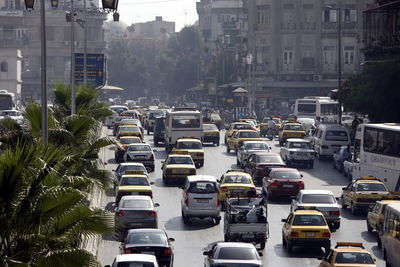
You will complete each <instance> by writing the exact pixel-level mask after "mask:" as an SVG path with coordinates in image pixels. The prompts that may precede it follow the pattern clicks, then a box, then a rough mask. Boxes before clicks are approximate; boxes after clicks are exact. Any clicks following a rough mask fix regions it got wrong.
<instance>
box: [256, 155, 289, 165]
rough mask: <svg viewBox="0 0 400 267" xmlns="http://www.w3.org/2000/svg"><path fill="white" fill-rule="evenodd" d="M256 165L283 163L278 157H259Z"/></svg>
mask: <svg viewBox="0 0 400 267" xmlns="http://www.w3.org/2000/svg"><path fill="white" fill-rule="evenodd" d="M257 163H282V164H283V161H282V159H281V157H280V156H279V155H259V156H257Z"/></svg>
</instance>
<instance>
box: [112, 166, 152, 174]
mask: <svg viewBox="0 0 400 267" xmlns="http://www.w3.org/2000/svg"><path fill="white" fill-rule="evenodd" d="M118 171H119V172H126V171H143V172H144V173H146V169H145V168H144V167H143V166H140V165H128V166H121V167H120V168H119V170H118Z"/></svg>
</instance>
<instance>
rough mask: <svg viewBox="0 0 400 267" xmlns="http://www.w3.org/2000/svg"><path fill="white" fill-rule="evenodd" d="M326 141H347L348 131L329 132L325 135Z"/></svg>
mask: <svg viewBox="0 0 400 267" xmlns="http://www.w3.org/2000/svg"><path fill="white" fill-rule="evenodd" d="M325 140H328V141H347V140H348V137H347V132H346V131H332V130H331V131H327V132H326V135H325Z"/></svg>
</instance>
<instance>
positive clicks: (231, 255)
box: [203, 242, 263, 267]
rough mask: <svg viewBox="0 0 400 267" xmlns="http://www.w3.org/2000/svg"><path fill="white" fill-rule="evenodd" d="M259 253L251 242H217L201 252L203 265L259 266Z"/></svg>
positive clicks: (260, 264) (214, 266)
mask: <svg viewBox="0 0 400 267" xmlns="http://www.w3.org/2000/svg"><path fill="white" fill-rule="evenodd" d="M260 254H261V253H259V252H257V249H256V248H255V247H254V245H253V244H251V243H241V242H217V243H213V244H211V246H210V247H209V248H207V250H206V251H204V252H203V255H205V256H206V258H205V259H204V266H205V267H217V266H227V267H228V266H240V267H261V266H263V264H262V262H261V259H260ZM261 255H262V254H261Z"/></svg>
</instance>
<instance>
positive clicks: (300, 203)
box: [290, 189, 341, 229]
mask: <svg viewBox="0 0 400 267" xmlns="http://www.w3.org/2000/svg"><path fill="white" fill-rule="evenodd" d="M309 206H312V207H315V208H316V209H317V210H319V211H321V212H322V214H323V215H324V217H325V220H326V221H327V222H328V224H329V225H330V227H331V229H339V227H340V220H341V212H340V206H339V203H338V202H337V200H336V198H335V196H334V195H333V193H332V192H331V191H328V190H310V189H308V190H300V192H299V193H298V195H297V196H296V197H295V198H294V199H293V200H292V203H291V205H290V210H291V211H293V210H296V209H298V208H303V207H309Z"/></svg>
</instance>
